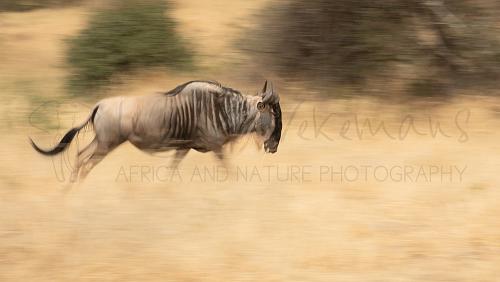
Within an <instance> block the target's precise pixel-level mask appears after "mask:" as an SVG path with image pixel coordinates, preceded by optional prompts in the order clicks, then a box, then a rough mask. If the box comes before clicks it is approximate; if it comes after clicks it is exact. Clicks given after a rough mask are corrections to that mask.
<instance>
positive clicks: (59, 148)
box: [30, 106, 99, 156]
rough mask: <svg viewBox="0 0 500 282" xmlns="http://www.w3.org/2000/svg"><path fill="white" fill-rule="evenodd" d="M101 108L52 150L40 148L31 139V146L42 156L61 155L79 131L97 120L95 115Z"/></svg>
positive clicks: (93, 111) (95, 109)
mask: <svg viewBox="0 0 500 282" xmlns="http://www.w3.org/2000/svg"><path fill="white" fill-rule="evenodd" d="M98 107H99V106H96V107H95V108H94V110H92V114H91V115H90V116H89V117H88V118H87V119H86V120H85V121H84V122H83V123H82V124H81V125H79V126H77V127H73V128H72V129H70V130H69V131H68V132H67V133H66V134H65V135H64V136H63V138H62V139H61V141H59V144H57V145H56V146H55V147H54V148H52V149H48V150H44V149H42V148H40V147H38V146H37V145H36V144H35V142H34V141H33V140H32V139H31V138H30V141H31V146H33V148H34V149H35V150H36V151H37V152H38V153H40V154H42V155H46V156H53V155H57V154H59V153H61V152H62V151H64V150H65V149H66V148H67V147H68V145H69V143H71V141H72V140H73V138H75V136H76V134H77V133H78V131H80V130H81V129H82V128H84V127H85V126H86V125H87V124H88V123H89V122H92V123H93V122H94V118H95V115H96V113H97V109H98Z"/></svg>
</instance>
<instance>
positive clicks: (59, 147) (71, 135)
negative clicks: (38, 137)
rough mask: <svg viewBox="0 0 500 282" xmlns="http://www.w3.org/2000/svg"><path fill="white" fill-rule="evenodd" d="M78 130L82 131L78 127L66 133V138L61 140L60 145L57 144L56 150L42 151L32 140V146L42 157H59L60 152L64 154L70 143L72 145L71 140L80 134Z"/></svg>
mask: <svg viewBox="0 0 500 282" xmlns="http://www.w3.org/2000/svg"><path fill="white" fill-rule="evenodd" d="M78 130H80V129H79V128H77V127H75V128H72V129H71V130H70V131H68V133H66V134H65V135H64V137H63V138H62V139H61V141H60V142H59V144H57V146H55V147H54V148H52V149H50V150H43V149H41V148H40V147H38V146H37V145H36V144H35V142H33V140H32V139H31V138H30V141H31V146H33V148H34V149H35V150H36V151H37V152H38V153H40V154H42V155H46V156H53V155H57V154H59V153H60V152H62V151H64V150H65V149H66V147H67V146H68V145H69V143H71V140H73V138H75V135H76V134H77V133H78Z"/></svg>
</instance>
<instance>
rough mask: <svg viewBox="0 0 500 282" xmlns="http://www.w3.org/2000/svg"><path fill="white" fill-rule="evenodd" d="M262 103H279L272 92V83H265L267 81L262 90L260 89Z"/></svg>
mask: <svg viewBox="0 0 500 282" xmlns="http://www.w3.org/2000/svg"><path fill="white" fill-rule="evenodd" d="M262 102H263V103H269V104H274V103H278V102H279V96H278V94H277V93H276V92H274V88H273V83H272V82H269V83H267V80H266V82H265V83H264V88H263V89H262Z"/></svg>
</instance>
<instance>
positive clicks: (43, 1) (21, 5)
mask: <svg viewBox="0 0 500 282" xmlns="http://www.w3.org/2000/svg"><path fill="white" fill-rule="evenodd" d="M82 1H83V0H0V11H6V12H7V11H8V12H23V11H29V10H34V9H40V8H53V7H62V6H68V5H73V4H78V3H81V2H82Z"/></svg>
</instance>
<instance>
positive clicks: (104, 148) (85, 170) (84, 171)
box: [79, 142, 119, 181]
mask: <svg viewBox="0 0 500 282" xmlns="http://www.w3.org/2000/svg"><path fill="white" fill-rule="evenodd" d="M118 145H119V144H115V145H103V144H102V143H100V142H98V143H97V146H96V149H95V151H94V153H92V155H91V156H90V157H89V158H88V159H87V160H85V162H84V163H83V164H82V167H81V171H80V175H79V181H83V180H84V179H85V177H87V175H88V174H89V172H90V171H91V170H92V168H94V167H95V166H96V165H97V164H98V163H100V162H101V161H102V159H104V157H106V155H107V154H108V153H109V152H111V151H112V150H113V149H114V148H116V147H117V146H118Z"/></svg>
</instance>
